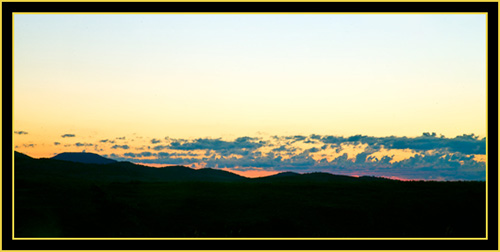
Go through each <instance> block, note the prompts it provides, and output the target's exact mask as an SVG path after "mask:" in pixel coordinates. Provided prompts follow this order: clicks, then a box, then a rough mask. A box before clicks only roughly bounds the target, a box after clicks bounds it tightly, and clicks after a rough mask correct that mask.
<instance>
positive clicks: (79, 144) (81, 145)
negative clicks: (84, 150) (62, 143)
mask: <svg viewBox="0 0 500 252" xmlns="http://www.w3.org/2000/svg"><path fill="white" fill-rule="evenodd" d="M75 146H76V147H83V146H94V145H93V144H91V143H75Z"/></svg>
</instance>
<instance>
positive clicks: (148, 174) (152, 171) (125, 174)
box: [14, 152, 386, 184]
mask: <svg viewBox="0 0 500 252" xmlns="http://www.w3.org/2000/svg"><path fill="white" fill-rule="evenodd" d="M14 161H15V176H16V178H26V179H34V178H36V179H44V178H45V177H47V179H49V180H53V179H69V180H75V181H76V180H78V181H87V182H97V181H100V182H130V181H143V182H242V181H245V182H256V183H287V184H289V183H339V182H342V183H343V182H347V183H351V182H357V181H374V180H381V179H379V178H375V177H360V178H356V177H350V176H345V175H334V174H330V173H324V172H313V173H306V174H299V173H295V172H282V173H278V174H275V175H271V176H267V177H260V178H252V179H250V178H246V177H243V176H240V175H237V174H234V173H231V172H227V171H223V170H218V169H212V168H203V169H192V168H189V167H185V166H166V167H163V168H153V167H149V166H143V165H138V164H134V163H131V162H118V161H116V160H113V159H109V158H104V157H102V156H99V155H98V154H95V153H84V152H80V153H69V152H66V153H61V154H58V155H56V156H54V157H52V158H41V159H34V158H31V157H29V156H27V155H25V154H23V153H19V152H15V160H14ZM383 180H386V179H383Z"/></svg>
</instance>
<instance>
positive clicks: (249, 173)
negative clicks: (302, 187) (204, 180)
mask: <svg viewBox="0 0 500 252" xmlns="http://www.w3.org/2000/svg"><path fill="white" fill-rule="evenodd" d="M221 170H223V171H227V172H231V173H234V174H238V175H240V176H243V177H247V178H260V177H266V176H271V175H275V174H278V173H281V171H265V170H244V171H240V170H234V169H230V168H222V169H221Z"/></svg>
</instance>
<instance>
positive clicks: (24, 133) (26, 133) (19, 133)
mask: <svg viewBox="0 0 500 252" xmlns="http://www.w3.org/2000/svg"><path fill="white" fill-rule="evenodd" d="M14 134H18V135H28V132H26V131H22V130H21V131H14Z"/></svg>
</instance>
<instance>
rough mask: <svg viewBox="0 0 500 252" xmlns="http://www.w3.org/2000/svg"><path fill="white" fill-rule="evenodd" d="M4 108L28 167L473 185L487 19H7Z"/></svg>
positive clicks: (481, 149)
mask: <svg viewBox="0 0 500 252" xmlns="http://www.w3.org/2000/svg"><path fill="white" fill-rule="evenodd" d="M13 102H14V115H13V116H14V118H13V123H14V131H15V133H14V146H15V149H16V150H17V151H21V152H23V153H26V154H28V155H31V156H33V157H51V156H54V155H55V154H56V153H60V152H69V151H71V152H81V151H87V152H95V153H98V154H100V155H105V156H107V157H111V158H114V159H117V160H124V161H125V160H126V161H132V162H137V163H147V164H155V165H171V164H183V165H190V166H191V167H197V168H200V167H216V168H220V169H226V170H230V171H233V172H240V173H242V174H247V175H248V176H257V175H258V174H262V175H265V174H274V173H277V172H281V171H285V170H287V171H288V170H290V171H297V172H314V171H324V172H332V173H342V174H346V175H357V176H358V175H364V174H369V175H374V176H386V177H398V178H401V179H437V180H453V179H479V180H481V179H482V180H484V179H485V175H484V174H485V162H484V161H485V154H486V140H485V137H486V15H485V14H142V15H141V14H15V15H14V94H13ZM356 136H358V138H359V136H361V138H360V139H358V140H356V141H354V140H353V139H355V138H352V137H356ZM332 139H336V140H332ZM349 139H350V140H349ZM363 139H365V140H363ZM366 139H369V140H366ZM332 141H334V142H332ZM422 146H424V147H422ZM312 148H316V149H317V150H316V149H312ZM311 149H312V151H311ZM143 153H145V154H143ZM344 154H345V155H344ZM359 154H361V155H362V156H359V158H357V157H358V155H359ZM363 157H364V159H363ZM384 157H387V158H385V159H384ZM339 158H340V159H339ZM388 158H390V159H388ZM426 158H427V159H426ZM344 159H345V160H344ZM375 159H376V160H375ZM322 160H323V161H322ZM342 160H343V161H342ZM382 160H383V161H382ZM384 162H385V163H384ZM457 164H458V166H457ZM450 167H451V168H450Z"/></svg>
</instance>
